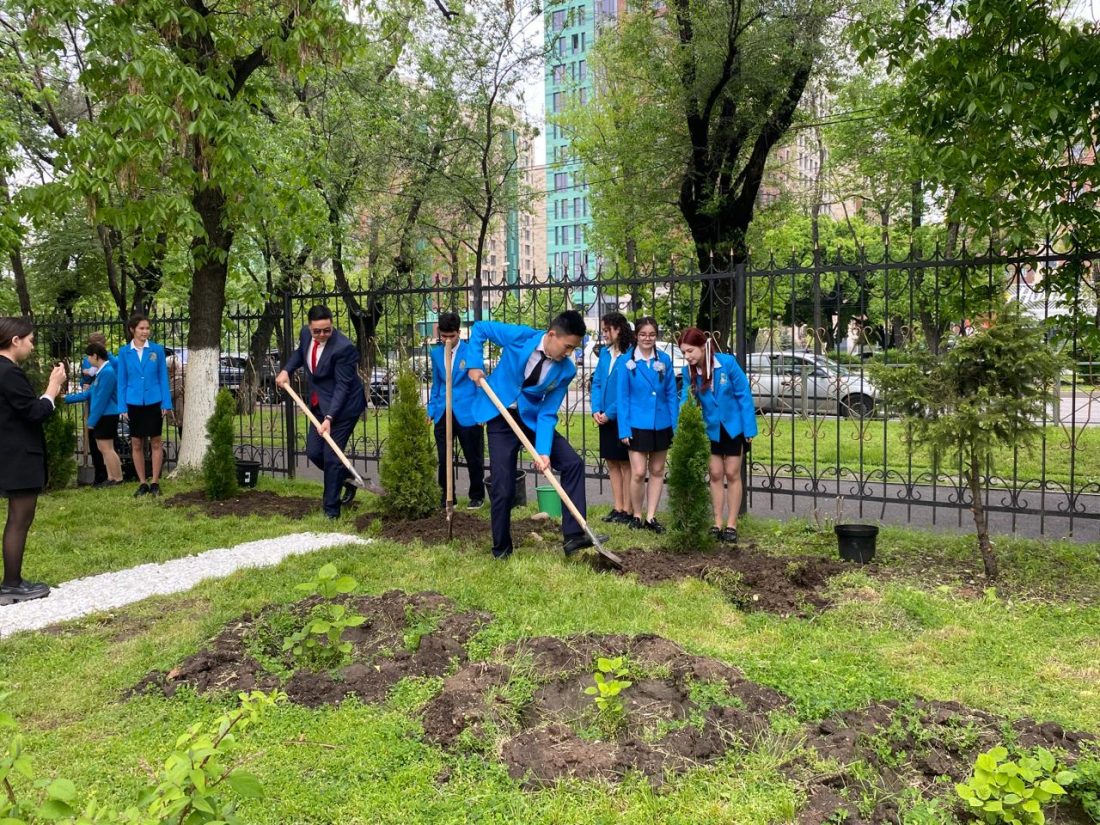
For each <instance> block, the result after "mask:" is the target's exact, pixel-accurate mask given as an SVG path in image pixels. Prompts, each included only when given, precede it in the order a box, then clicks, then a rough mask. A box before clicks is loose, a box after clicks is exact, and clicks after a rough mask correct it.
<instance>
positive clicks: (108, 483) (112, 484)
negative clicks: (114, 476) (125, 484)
mask: <svg viewBox="0 0 1100 825" xmlns="http://www.w3.org/2000/svg"><path fill="white" fill-rule="evenodd" d="M121 483H122V482H121V481H111V480H110V479H108V480H107V481H104V482H103V483H102V484H101V485H99V486H100V487H117V486H118V485H120V484H121Z"/></svg>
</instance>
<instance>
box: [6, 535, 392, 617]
mask: <svg viewBox="0 0 1100 825" xmlns="http://www.w3.org/2000/svg"><path fill="white" fill-rule="evenodd" d="M347 544H370V542H369V541H368V540H366V539H362V538H360V537H359V536H352V535H346V534H344V533H295V534H293V535H290V536H280V537H279V538H276V539H262V540H260V541H249V542H245V543H244V544H238V545H237V546H236V547H219V548H218V549H216V550H207V551H206V552H205V553H199V554H198V555H196V556H186V557H185V558H182V559H173V560H172V561H166V562H164V563H163V564H140V565H138V566H137V567H131V568H129V569H128V570H119V571H117V572H114V573H101V574H99V575H98V576H89V577H88V578H85V579H74V580H73V581H71V582H65V583H64V584H61V585H58V586H57V587H55V588H53V591H52V592H51V593H50V595H49V596H47V597H46V598H44V599H35V600H34V601H30V602H20V603H18V604H11V605H6V606H4V607H0V638H3V637H4V636H10V635H11V634H13V633H18V632H20V631H23V630H37V629H38V628H41V627H46V626H47V625H51V624H54V623H56V622H62V621H66V620H67V619H76V618H78V617H80V616H86V615H87V614H89V613H96V612H98V611H101V610H108V609H110V608H113V607H122V606H123V605H127V604H132V603H133V602H137V601H141V600H142V599H146V598H148V597H149V596H156V595H159V594H164V593H179V592H181V591H184V590H189V589H190V588H192V587H194V586H195V585H196V584H198V583H199V582H201V581H203V580H204V579H212V578H219V577H222V576H228V575H229V574H230V573H232V572H234V571H235V570H240V569H241V568H242V567H269V566H271V565H275V564H278V563H279V562H280V561H282V560H283V559H285V558H286V557H287V556H297V555H300V554H302V553H312V552H313V551H314V550H323V549H324V548H326V547H340V546H343V545H347Z"/></svg>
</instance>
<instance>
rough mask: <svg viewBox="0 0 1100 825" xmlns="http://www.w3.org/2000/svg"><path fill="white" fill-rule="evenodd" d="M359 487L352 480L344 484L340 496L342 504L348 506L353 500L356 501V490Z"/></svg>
mask: <svg viewBox="0 0 1100 825" xmlns="http://www.w3.org/2000/svg"><path fill="white" fill-rule="evenodd" d="M358 489H359V488H358V487H356V486H355V485H354V484H352V483H351V482H350V481H349V482H347V483H345V484H344V492H343V493H342V494H341V496H340V506H341V507H347V506H348V505H349V504H351V503H352V502H353V501H355V492H356V491H357V490H358Z"/></svg>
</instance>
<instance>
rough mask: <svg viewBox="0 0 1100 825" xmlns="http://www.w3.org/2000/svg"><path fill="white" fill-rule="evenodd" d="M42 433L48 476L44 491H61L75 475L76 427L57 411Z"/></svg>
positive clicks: (47, 421) (44, 426) (49, 419)
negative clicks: (44, 440)
mask: <svg viewBox="0 0 1100 825" xmlns="http://www.w3.org/2000/svg"><path fill="white" fill-rule="evenodd" d="M59 406H60V405H59ZM43 431H44V433H45V435H46V472H47V473H48V474H49V478H48V479H47V481H46V489H47V490H63V489H65V488H66V487H68V486H69V484H70V483H71V482H72V480H73V476H74V475H76V458H75V457H74V454H75V452H76V425H75V424H73V422H72V420H71V419H69V418H66V417H65V416H64V415H62V414H61V411H60V410H57V411H56V412H54V414H53V415H51V416H50V417H49V418H47V419H46V422H45V424H44V425H43Z"/></svg>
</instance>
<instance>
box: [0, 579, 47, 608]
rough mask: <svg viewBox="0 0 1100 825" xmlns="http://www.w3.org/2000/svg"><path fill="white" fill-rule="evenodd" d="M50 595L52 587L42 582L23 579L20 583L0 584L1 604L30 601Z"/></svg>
mask: <svg viewBox="0 0 1100 825" xmlns="http://www.w3.org/2000/svg"><path fill="white" fill-rule="evenodd" d="M48 595H50V588H49V586H48V585H45V584H42V582H29V581H27V580H26V579H23V580H22V581H21V582H19V584H14V585H6V584H3V585H0V604H14V603H15V602H29V601H30V600H31V599H41V598H43V597H45V596H48Z"/></svg>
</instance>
